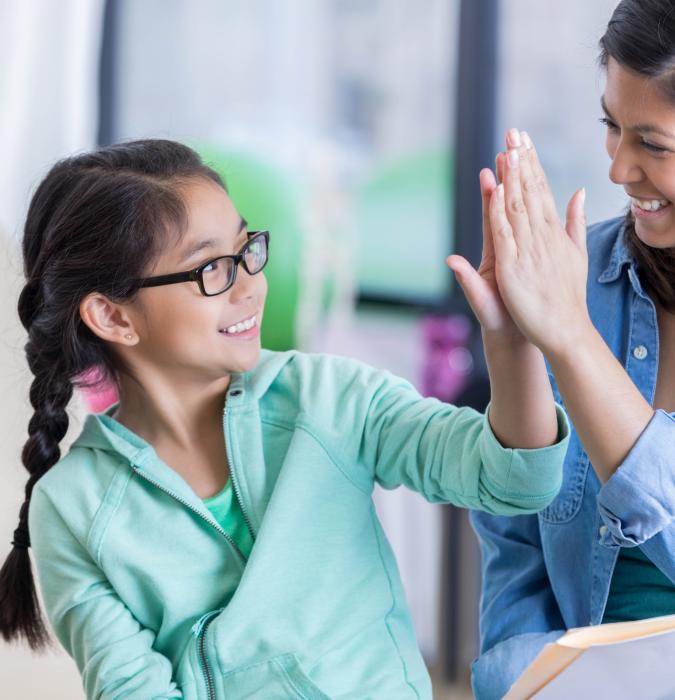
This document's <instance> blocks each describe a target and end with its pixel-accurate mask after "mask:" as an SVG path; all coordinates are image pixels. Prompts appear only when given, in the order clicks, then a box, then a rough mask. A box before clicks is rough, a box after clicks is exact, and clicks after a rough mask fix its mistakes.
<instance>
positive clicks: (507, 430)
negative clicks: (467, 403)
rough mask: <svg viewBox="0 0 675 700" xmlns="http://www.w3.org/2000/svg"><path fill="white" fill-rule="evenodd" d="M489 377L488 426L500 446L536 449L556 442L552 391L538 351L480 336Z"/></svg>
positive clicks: (525, 346)
mask: <svg viewBox="0 0 675 700" xmlns="http://www.w3.org/2000/svg"><path fill="white" fill-rule="evenodd" d="M483 344H484V347H485V358H486V360H487V365H488V372H489V375H490V393H491V399H490V416H489V418H490V425H491V426H492V430H493V432H494V434H495V436H496V437H497V439H498V440H499V441H500V442H501V443H502V445H504V447H519V448H529V449H533V448H539V447H546V446H548V445H552V444H553V443H555V441H556V440H557V439H558V420H557V417H556V412H555V403H554V400H553V392H552V391H551V385H550V383H549V379H548V374H547V372H546V365H545V363H544V357H543V355H542V354H541V351H540V350H539V349H538V348H537V347H535V346H534V345H532V344H531V343H529V342H527V341H525V340H522V341H520V342H504V340H503V339H502V340H500V339H498V338H495V339H493V338H490V336H489V335H488V334H486V333H484V334H483Z"/></svg>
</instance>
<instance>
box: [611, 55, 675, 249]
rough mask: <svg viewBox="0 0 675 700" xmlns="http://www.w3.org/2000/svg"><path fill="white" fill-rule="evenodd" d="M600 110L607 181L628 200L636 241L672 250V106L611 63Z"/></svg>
mask: <svg viewBox="0 0 675 700" xmlns="http://www.w3.org/2000/svg"><path fill="white" fill-rule="evenodd" d="M602 105H603V109H604V111H605V116H606V119H605V120H604V121H605V123H606V125H607V152H608V153H609V157H610V158H611V159H612V164H611V166H610V169H609V177H610V179H611V180H612V182H615V183H616V184H618V185H622V186H623V188H624V190H625V191H626V193H627V194H628V195H629V196H630V198H631V210H632V212H633V216H634V217H635V232H636V234H637V236H638V238H640V240H641V241H642V242H643V243H645V244H646V245H649V246H652V247H653V248H670V247H673V246H675V206H674V203H675V105H674V104H673V103H672V102H670V101H668V100H667V99H666V98H665V97H663V96H662V95H661V93H660V92H659V91H658V89H657V86H656V85H655V81H654V80H653V79H650V78H645V77H643V76H641V75H638V74H637V73H634V72H632V71H630V70H628V69H626V68H624V67H622V66H621V65H620V64H619V63H617V62H616V61H615V60H614V59H613V58H610V59H609V63H608V66H607V85H606V88H605V94H604V96H603V98H602Z"/></svg>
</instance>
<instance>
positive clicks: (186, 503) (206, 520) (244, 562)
mask: <svg viewBox="0 0 675 700" xmlns="http://www.w3.org/2000/svg"><path fill="white" fill-rule="evenodd" d="M132 468H133V470H134V472H135V473H136V474H138V476H140V477H141V479H145V481H147V482H148V483H150V484H152V485H153V486H156V487H157V488H158V489H159V490H160V491H164V493H166V494H168V495H169V496H171V497H172V498H175V499H176V500H177V501H178V502H179V503H182V504H183V505H184V506H186V507H188V508H189V509H190V510H191V511H192V512H193V513H196V514H197V515H198V516H199V517H200V518H201V519H202V520H204V521H205V522H207V523H208V524H209V525H210V526H211V527H213V528H215V529H216V530H218V532H219V533H220V534H221V535H222V536H223V537H224V538H225V539H226V540H227V541H228V542H229V543H230V545H231V546H232V549H234V551H235V552H236V553H237V555H238V556H239V558H240V559H241V563H242V564H244V565H246V557H245V556H244V554H243V552H242V551H241V550H240V549H239V547H237V544H236V542H235V541H234V540H233V539H232V538H231V537H230V536H229V535H228V534H227V532H225V530H223V528H222V527H220V525H218V524H217V523H213V522H211V521H210V520H209V519H208V518H207V517H206V516H205V515H204V514H203V513H200V512H199V511H198V510H197V509H196V508H195V507H194V506H193V505H192V504H190V503H188V502H187V501H186V500H185V499H184V498H181V497H180V496H179V495H178V494H177V493H174V492H173V491H170V490H169V489H167V488H165V487H164V486H162V485H161V484H159V483H157V482H156V481H155V480H154V479H151V478H150V477H149V476H147V474H143V472H142V471H141V470H140V469H138V467H136V466H135V465H132Z"/></svg>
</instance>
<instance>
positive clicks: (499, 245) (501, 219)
mask: <svg viewBox="0 0 675 700" xmlns="http://www.w3.org/2000/svg"><path fill="white" fill-rule="evenodd" d="M490 228H491V230H492V241H493V244H494V249H495V260H496V265H497V267H500V266H503V265H508V264H509V263H511V262H513V261H514V260H515V259H516V258H517V257H518V242H517V241H516V239H515V238H514V236H513V228H512V227H511V223H510V222H509V219H508V217H507V216H506V200H505V197H504V184H503V183H502V184H499V185H497V188H496V189H495V191H494V192H493V193H492V197H491V198H490Z"/></svg>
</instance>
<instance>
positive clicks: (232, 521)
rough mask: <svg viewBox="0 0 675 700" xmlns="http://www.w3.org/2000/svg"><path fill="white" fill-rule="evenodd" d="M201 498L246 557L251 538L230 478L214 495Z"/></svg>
mask: <svg viewBox="0 0 675 700" xmlns="http://www.w3.org/2000/svg"><path fill="white" fill-rule="evenodd" d="M203 500H204V505H205V506H206V507H207V508H208V509H209V510H210V511H211V515H213V517H214V518H215V519H216V522H217V523H218V524H219V525H220V527H222V528H223V530H225V532H226V533H227V534H228V535H229V536H230V537H231V538H232V540H234V543H235V544H236V545H237V547H239V549H240V551H241V553H242V554H243V555H244V556H245V557H246V559H248V557H249V555H250V554H251V549H252V548H253V538H252V537H251V533H250V531H249V529H248V525H247V524H246V519H245V518H244V513H243V512H242V510H241V506H240V505H239V501H238V500H237V498H236V496H235V494H234V490H233V489H232V480H231V479H228V480H227V483H226V484H225V487H224V488H223V490H222V491H220V492H218V493H217V494H215V496H211V497H210V498H205V499H203Z"/></svg>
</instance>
